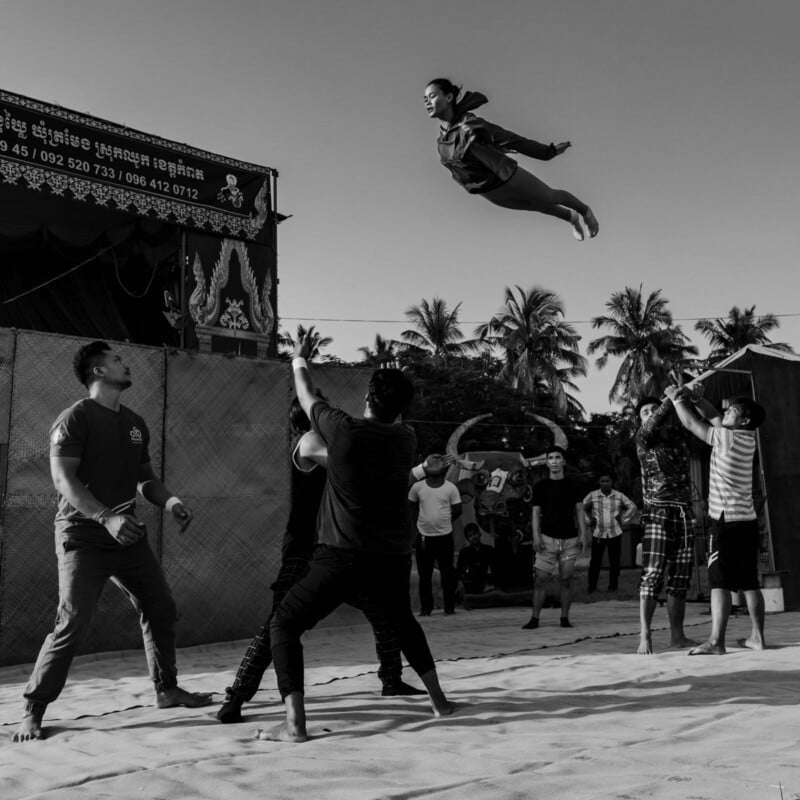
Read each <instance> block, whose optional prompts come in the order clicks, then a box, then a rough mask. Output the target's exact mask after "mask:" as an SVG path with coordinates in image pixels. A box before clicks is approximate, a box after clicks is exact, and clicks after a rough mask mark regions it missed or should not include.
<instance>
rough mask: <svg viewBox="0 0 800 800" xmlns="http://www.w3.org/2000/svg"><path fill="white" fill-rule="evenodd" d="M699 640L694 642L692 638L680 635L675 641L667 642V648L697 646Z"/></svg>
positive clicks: (675, 648)
mask: <svg viewBox="0 0 800 800" xmlns="http://www.w3.org/2000/svg"><path fill="white" fill-rule="evenodd" d="M699 644H700V642H696V641H695V640H694V639H689V638H688V637H686V636H681V637H679V638H677V639H675V641H672V642H670V643H669V647H668V648H667V650H684V649H686V648H687V647H697V646H698V645H699Z"/></svg>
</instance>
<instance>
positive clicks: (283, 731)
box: [253, 722, 308, 744]
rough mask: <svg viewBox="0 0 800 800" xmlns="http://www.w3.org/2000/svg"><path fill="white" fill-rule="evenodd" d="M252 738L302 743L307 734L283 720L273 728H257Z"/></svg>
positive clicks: (306, 739)
mask: <svg viewBox="0 0 800 800" xmlns="http://www.w3.org/2000/svg"><path fill="white" fill-rule="evenodd" d="M253 738H255V739H263V740H264V741H265V742H289V743H290V744H302V743H303V742H307V741H308V734H307V733H306V732H305V730H301V729H300V728H297V727H295V726H294V725H292V726H291V727H290V726H289V723H288V722H283V723H281V724H280V725H276V726H275V727H274V728H270V729H269V730H262V729H260V728H259V729H258V730H257V731H256V732H255V733H254V734H253Z"/></svg>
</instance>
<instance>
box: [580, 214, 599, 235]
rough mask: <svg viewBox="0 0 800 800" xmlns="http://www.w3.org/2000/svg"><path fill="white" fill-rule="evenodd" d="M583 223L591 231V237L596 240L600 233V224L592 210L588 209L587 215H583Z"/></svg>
mask: <svg viewBox="0 0 800 800" xmlns="http://www.w3.org/2000/svg"><path fill="white" fill-rule="evenodd" d="M583 221H584V222H585V223H586V227H587V228H588V229H589V236H591V237H592V239H594V237H595V236H597V234H598V233H599V232H600V223H599V222H598V221H597V217H596V216H595V215H594V213H593V212H592V209H591V208H587V209H586V213H585V214H584V215H583Z"/></svg>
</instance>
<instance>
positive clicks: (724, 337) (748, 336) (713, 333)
mask: <svg viewBox="0 0 800 800" xmlns="http://www.w3.org/2000/svg"><path fill="white" fill-rule="evenodd" d="M755 310H756V307H755V306H754V305H753V306H750V308H745V309H744V311H742V309H740V308H739V306H734V307H733V308H732V309H731V310H730V311H729V312H728V316H727V317H720V318H718V319H713V320H712V319H700V320H698V321H697V322H696V323H695V326H694V328H695V330H696V331H700V333H702V334H703V336H705V337H706V339H708V342H709V344H710V345H711V352H710V353H709V354H708V359H707V360H706V364H707V365H708V366H711V365H713V364H716V363H718V362H720V361H722V359H724V358H727V357H728V356H729V355H732V354H733V353H735V352H736V351H737V350H741V349H742V348H743V347H746V346H747V345H748V344H760V345H764V347H771V348H772V349H773V350H780V351H781V352H784V353H793V352H794V350H793V349H792V348H791V347H790V346H789V345H788V344H786V343H785V342H773V341H772V340H771V339H770V338H769V336H768V335H767V334H768V333H769V332H770V331H772V330H774V329H775V328H777V327H779V326H780V322H778V318H777V317H776V316H775V315H774V314H764V315H763V316H761V317H757V316H756V315H755Z"/></svg>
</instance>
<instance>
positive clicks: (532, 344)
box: [475, 286, 586, 417]
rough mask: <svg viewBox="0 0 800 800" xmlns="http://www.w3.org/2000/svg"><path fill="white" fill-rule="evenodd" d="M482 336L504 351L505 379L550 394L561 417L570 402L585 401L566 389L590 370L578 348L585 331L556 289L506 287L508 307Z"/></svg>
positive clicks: (537, 396)
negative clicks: (568, 316)
mask: <svg viewBox="0 0 800 800" xmlns="http://www.w3.org/2000/svg"><path fill="white" fill-rule="evenodd" d="M475 335H476V336H477V337H479V339H480V340H481V341H483V342H486V343H487V344H489V345H491V346H493V347H499V348H500V349H501V350H502V351H503V353H504V358H503V361H504V364H503V370H502V372H501V376H502V378H504V379H505V380H506V382H507V383H508V384H509V385H510V386H511V387H512V388H515V389H521V390H522V391H524V392H526V393H528V394H529V395H530V396H531V397H533V398H534V401H536V400H537V399H540V398H542V397H544V396H548V395H549V396H550V397H551V398H552V402H553V408H554V410H555V412H556V414H557V415H558V416H559V417H563V416H564V415H565V414H566V411H567V407H568V405H570V404H572V405H573V406H574V405H575V404H577V406H578V407H580V403H577V401H576V400H575V399H574V398H572V397H570V396H568V395H567V392H566V390H567V389H572V390H576V386H575V384H574V382H573V381H574V379H575V378H577V377H579V376H583V375H585V374H586V359H585V358H584V357H583V356H582V355H581V354H580V352H579V351H578V342H579V341H580V336H579V335H578V334H577V333H576V332H575V329H574V328H573V327H572V325H570V324H569V323H567V322H564V304H563V302H562V301H561V298H560V297H559V296H558V294H556V293H555V292H551V291H549V290H548V289H543V288H541V287H540V286H533V287H531V288H530V289H528V291H527V292H526V291H524V290H523V289H522V288H521V287H519V286H516V287H514V290H512V289H510V288H509V287H508V286H506V288H505V298H504V300H503V306H502V308H501V309H500V311H498V312H497V314H495V315H494V316H493V317H492V318H491V319H490V320H489V321H488V322H486V323H484V324H483V325H479V326H478V327H477V328H476V329H475Z"/></svg>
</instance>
